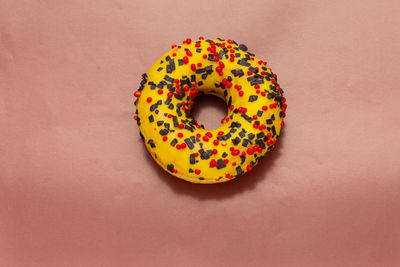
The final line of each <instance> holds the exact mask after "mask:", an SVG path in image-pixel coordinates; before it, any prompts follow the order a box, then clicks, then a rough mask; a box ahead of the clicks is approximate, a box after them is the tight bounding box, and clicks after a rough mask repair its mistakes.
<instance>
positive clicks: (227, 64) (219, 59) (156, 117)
mask: <svg viewBox="0 0 400 267" xmlns="http://www.w3.org/2000/svg"><path fill="white" fill-rule="evenodd" d="M203 94H211V95H215V96H218V97H220V98H222V99H223V100H224V101H225V102H226V104H227V110H228V114H227V116H225V117H224V118H223V119H222V120H221V126H220V127H219V128H217V129H214V130H207V129H205V128H204V126H203V125H200V124H199V123H198V122H197V121H196V120H194V119H193V118H192V117H191V110H192V107H193V105H194V101H195V99H196V97H198V96H200V95H203ZM134 96H135V97H136V100H135V106H136V114H135V115H134V119H136V121H137V124H138V127H139V129H140V136H141V138H142V140H143V142H144V144H145V146H146V148H147V150H148V151H149V152H150V154H151V156H152V157H153V159H154V160H155V161H156V162H157V163H158V165H160V166H161V167H162V168H163V169H164V170H166V171H167V172H169V173H170V174H172V175H174V176H176V177H178V178H181V179H184V180H186V181H189V182H192V183H202V184H211V183H220V182H226V181H229V180H232V179H234V178H237V177H239V176H241V175H243V174H245V173H246V172H249V171H251V170H252V169H253V168H254V167H255V166H256V165H257V164H258V163H259V162H260V161H261V160H262V159H263V158H264V156H265V155H266V154H267V153H268V152H269V151H270V150H271V149H272V148H273V147H274V146H275V145H276V141H277V139H278V138H279V135H280V132H281V128H282V126H283V125H284V122H283V118H285V112H286V108H287V105H286V99H285V98H284V97H283V90H282V88H280V86H279V84H278V82H277V75H276V74H274V73H273V72H272V71H271V69H270V68H269V67H267V62H265V61H262V60H260V59H258V58H257V57H256V56H255V55H254V54H253V53H250V52H249V51H248V49H247V47H246V46H245V45H244V44H239V45H238V44H237V43H236V42H235V41H233V40H226V41H225V40H223V39H220V38H218V39H204V38H203V37H200V38H199V39H198V40H197V41H192V40H191V39H189V38H188V39H186V40H184V41H183V42H182V44H181V45H176V44H174V45H172V49H171V50H170V51H168V52H167V53H166V54H165V55H163V56H162V57H161V58H160V59H158V60H157V61H156V62H155V63H154V64H153V66H152V67H151V68H150V70H149V71H148V72H147V74H146V73H145V74H143V75H142V81H141V83H140V87H139V89H138V90H137V91H135V92H134Z"/></svg>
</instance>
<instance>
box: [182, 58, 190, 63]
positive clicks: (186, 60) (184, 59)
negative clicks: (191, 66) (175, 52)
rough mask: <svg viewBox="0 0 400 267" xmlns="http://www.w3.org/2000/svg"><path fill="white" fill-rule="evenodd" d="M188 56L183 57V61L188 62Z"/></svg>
mask: <svg viewBox="0 0 400 267" xmlns="http://www.w3.org/2000/svg"><path fill="white" fill-rule="evenodd" d="M188 62H189V58H188V57H187V56H184V57H183V63H185V64H188Z"/></svg>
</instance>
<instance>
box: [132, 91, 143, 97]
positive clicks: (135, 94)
mask: <svg viewBox="0 0 400 267" xmlns="http://www.w3.org/2000/svg"><path fill="white" fill-rule="evenodd" d="M133 95H134V96H136V97H140V96H141V95H142V92H140V91H136V92H135V93H134V94H133Z"/></svg>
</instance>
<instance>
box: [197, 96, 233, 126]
mask: <svg viewBox="0 0 400 267" xmlns="http://www.w3.org/2000/svg"><path fill="white" fill-rule="evenodd" d="M193 101H194V106H193V108H192V112H191V117H192V118H193V119H195V120H197V122H198V123H199V124H203V125H204V128H205V129H207V130H215V129H217V128H219V127H220V126H221V120H222V119H223V118H224V117H225V116H226V115H227V114H228V107H227V105H226V102H225V101H224V100H222V99H221V98H220V97H217V96H215V95H201V96H198V97H196V98H195V99H194V100H193Z"/></svg>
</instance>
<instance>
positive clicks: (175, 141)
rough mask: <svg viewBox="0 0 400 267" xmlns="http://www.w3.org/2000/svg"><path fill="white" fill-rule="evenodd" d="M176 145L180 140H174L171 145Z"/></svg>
mask: <svg viewBox="0 0 400 267" xmlns="http://www.w3.org/2000/svg"><path fill="white" fill-rule="evenodd" d="M176 143H178V140H177V139H176V138H174V140H172V141H171V143H170V145H171V146H175V145H176Z"/></svg>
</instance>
